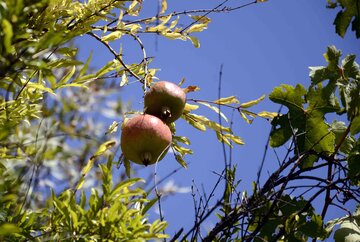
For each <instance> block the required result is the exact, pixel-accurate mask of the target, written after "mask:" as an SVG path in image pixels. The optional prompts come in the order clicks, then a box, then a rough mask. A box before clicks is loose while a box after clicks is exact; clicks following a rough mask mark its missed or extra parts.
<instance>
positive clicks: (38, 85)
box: [26, 82, 55, 95]
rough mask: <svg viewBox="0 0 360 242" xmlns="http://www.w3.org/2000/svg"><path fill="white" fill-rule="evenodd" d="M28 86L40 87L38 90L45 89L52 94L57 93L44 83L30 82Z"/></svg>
mask: <svg viewBox="0 0 360 242" xmlns="http://www.w3.org/2000/svg"><path fill="white" fill-rule="evenodd" d="M26 87H27V88H34V89H38V90H41V91H45V92H48V93H51V94H54V95H55V92H54V91H53V90H52V89H51V88H48V87H45V86H44V85H42V84H38V83H33V82H29V83H28V84H27V86H26Z"/></svg>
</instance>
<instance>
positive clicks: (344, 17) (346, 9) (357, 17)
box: [334, 0, 360, 38]
mask: <svg viewBox="0 0 360 242" xmlns="http://www.w3.org/2000/svg"><path fill="white" fill-rule="evenodd" d="M337 1H338V2H339V3H340V4H339V5H335V6H340V7H341V8H342V10H340V11H339V12H338V14H337V15H336V18H335V20H334V25H335V30H336V33H337V34H338V35H340V36H341V37H344V36H345V33H346V31H347V29H348V27H349V25H350V23H352V27H351V29H352V31H354V32H355V34H356V38H360V13H359V9H358V8H359V6H358V2H357V1H356V0H337Z"/></svg>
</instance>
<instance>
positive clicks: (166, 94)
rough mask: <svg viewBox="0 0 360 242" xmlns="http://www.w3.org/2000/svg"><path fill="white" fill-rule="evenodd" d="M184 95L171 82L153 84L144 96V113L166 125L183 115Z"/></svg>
mask: <svg viewBox="0 0 360 242" xmlns="http://www.w3.org/2000/svg"><path fill="white" fill-rule="evenodd" d="M185 101H186V94H185V92H184V91H183V90H182V88H180V87H179V86H177V85H175V84H174V83H172V82H168V81H161V82H157V83H155V85H154V86H152V87H151V88H150V89H149V91H148V92H147V93H146V94H145V98H144V103H145V108H144V110H145V113H147V114H151V115H154V116H156V117H158V118H160V119H161V120H163V121H164V122H166V123H168V124H169V123H171V122H174V121H175V120H177V119H178V118H180V116H181V114H182V113H183V110H184V107H185Z"/></svg>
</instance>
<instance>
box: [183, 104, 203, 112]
mask: <svg viewBox="0 0 360 242" xmlns="http://www.w3.org/2000/svg"><path fill="white" fill-rule="evenodd" d="M198 108H199V106H198V105H192V104H188V103H186V104H185V107H184V112H186V113H189V112H191V111H194V110H196V109H198Z"/></svg>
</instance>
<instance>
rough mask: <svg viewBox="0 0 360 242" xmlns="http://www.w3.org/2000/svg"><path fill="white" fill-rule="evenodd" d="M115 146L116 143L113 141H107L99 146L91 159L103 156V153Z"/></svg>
mask: <svg viewBox="0 0 360 242" xmlns="http://www.w3.org/2000/svg"><path fill="white" fill-rule="evenodd" d="M115 144H116V141H114V140H109V141H106V142H104V143H102V144H101V145H100V146H99V148H98V149H97V151H96V152H95V154H94V155H93V157H94V158H95V157H97V156H100V155H102V154H104V153H105V151H107V150H109V149H111V148H112V147H113V146H114V145H115Z"/></svg>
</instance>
